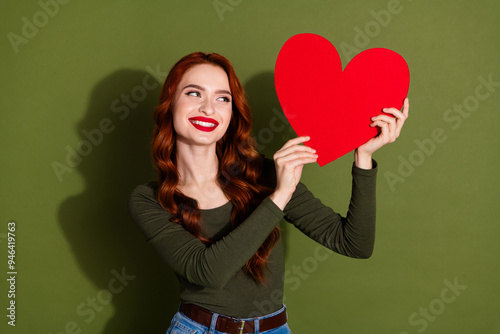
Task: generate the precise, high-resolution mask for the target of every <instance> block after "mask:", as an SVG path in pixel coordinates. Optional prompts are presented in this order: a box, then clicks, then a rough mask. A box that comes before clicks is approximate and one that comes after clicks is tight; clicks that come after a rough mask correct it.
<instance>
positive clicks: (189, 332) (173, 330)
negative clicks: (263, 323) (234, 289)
mask: <svg viewBox="0 0 500 334" xmlns="http://www.w3.org/2000/svg"><path fill="white" fill-rule="evenodd" d="M284 308H285V306H283V307H282V308H281V309H280V310H278V311H276V312H274V313H271V314H267V315H265V316H262V317H257V318H246V319H240V320H245V321H253V320H260V319H265V318H269V317H272V316H273V315H276V314H278V313H280V312H282V311H283V310H284ZM218 316H219V314H217V313H214V315H213V317H212V324H211V325H210V327H207V326H203V325H201V324H199V323H197V322H196V321H193V320H191V319H189V318H188V317H186V316H185V315H184V314H183V313H181V312H180V311H179V312H177V313H176V314H175V315H174V317H173V319H172V322H171V323H170V327H169V328H168V329H167V333H166V334H224V332H219V331H216V330H215V324H216V322H217V317H218ZM254 334H292V332H291V331H290V328H288V324H284V325H283V326H280V327H277V328H274V329H270V330H268V331H264V332H261V331H259V322H255V332H254Z"/></svg>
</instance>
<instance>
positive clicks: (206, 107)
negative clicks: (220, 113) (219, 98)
mask: <svg viewBox="0 0 500 334" xmlns="http://www.w3.org/2000/svg"><path fill="white" fill-rule="evenodd" d="M199 111H200V112H201V113H203V114H205V115H212V114H213V113H214V112H215V110H214V106H213V102H212V101H211V100H210V99H205V100H204V101H203V102H202V103H201V105H200V109H199Z"/></svg>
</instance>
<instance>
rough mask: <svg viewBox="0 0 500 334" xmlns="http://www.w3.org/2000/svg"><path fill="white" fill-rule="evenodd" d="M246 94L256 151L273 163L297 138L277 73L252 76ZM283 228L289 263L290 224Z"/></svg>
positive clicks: (284, 224) (282, 226) (285, 224)
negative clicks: (276, 84)
mask: <svg viewBox="0 0 500 334" xmlns="http://www.w3.org/2000/svg"><path fill="white" fill-rule="evenodd" d="M245 91H246V93H247V98H248V103H249V104H250V108H251V110H252V115H253V127H252V128H253V136H254V137H255V140H256V141H257V148H258V149H259V151H260V152H261V153H263V154H264V156H265V157H266V158H268V159H271V160H272V159H273V155H274V153H276V151H278V150H279V149H280V148H281V147H282V146H283V145H284V144H285V143H286V142H287V140H289V139H291V138H294V137H296V136H297V135H296V134H295V132H294V131H293V129H292V127H291V126H290V123H288V120H287V119H286V117H285V115H284V114H283V111H282V110H281V106H280V103H279V100H278V96H277V95H276V90H275V88H274V73H273V72H270V71H269V72H263V73H260V74H257V75H255V76H253V77H252V78H250V80H248V81H247V82H246V83H245ZM280 227H281V237H282V238H283V247H284V250H285V260H286V259H287V254H288V242H287V237H286V236H287V231H288V228H289V224H288V223H282V224H281V226H280Z"/></svg>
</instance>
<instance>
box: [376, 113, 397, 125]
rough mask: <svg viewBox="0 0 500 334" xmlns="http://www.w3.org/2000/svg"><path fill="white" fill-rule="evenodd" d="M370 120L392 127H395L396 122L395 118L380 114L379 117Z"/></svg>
mask: <svg viewBox="0 0 500 334" xmlns="http://www.w3.org/2000/svg"><path fill="white" fill-rule="evenodd" d="M372 120H373V121H382V122H385V123H388V124H392V125H394V126H396V122H397V119H396V118H394V117H392V116H389V115H384V114H380V115H377V116H375V117H372Z"/></svg>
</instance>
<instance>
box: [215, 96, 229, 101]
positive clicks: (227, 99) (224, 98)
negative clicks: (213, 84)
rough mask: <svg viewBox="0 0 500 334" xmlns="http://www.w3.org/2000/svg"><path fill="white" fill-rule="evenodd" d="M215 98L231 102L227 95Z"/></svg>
mask: <svg viewBox="0 0 500 334" xmlns="http://www.w3.org/2000/svg"><path fill="white" fill-rule="evenodd" d="M217 100H219V101H221V102H231V100H230V99H229V98H228V97H225V96H221V97H219V98H218V99H217Z"/></svg>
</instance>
